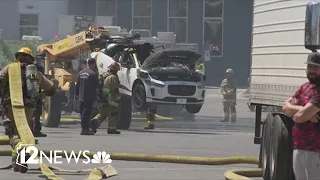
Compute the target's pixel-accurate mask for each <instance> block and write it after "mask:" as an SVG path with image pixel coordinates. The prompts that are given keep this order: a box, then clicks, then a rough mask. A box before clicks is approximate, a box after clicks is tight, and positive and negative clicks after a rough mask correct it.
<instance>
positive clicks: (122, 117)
mask: <svg viewBox="0 0 320 180" xmlns="http://www.w3.org/2000/svg"><path fill="white" fill-rule="evenodd" d="M131 116H132V100H131V98H130V97H127V96H121V100H120V106H119V115H118V121H117V129H121V130H128V129H129V127H130V124H131Z"/></svg>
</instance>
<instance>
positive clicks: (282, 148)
mask: <svg viewBox="0 0 320 180" xmlns="http://www.w3.org/2000/svg"><path fill="white" fill-rule="evenodd" d="M290 121H292V120H290V118H288V117H286V116H284V115H282V117H281V116H280V115H276V116H275V120H274V121H273V125H272V139H271V141H270V142H271V143H272V146H271V147H270V148H271V149H270V150H271V152H270V164H269V165H270V179H271V180H284V179H285V180H294V179H295V178H294V174H293V168H292V154H293V145H292V136H291V129H292V124H293V123H290ZM292 122H293V121H292Z"/></svg>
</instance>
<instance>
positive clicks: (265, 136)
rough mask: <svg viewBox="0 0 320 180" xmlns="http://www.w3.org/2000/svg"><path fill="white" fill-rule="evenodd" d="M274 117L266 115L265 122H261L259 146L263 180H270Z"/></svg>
mask: <svg viewBox="0 0 320 180" xmlns="http://www.w3.org/2000/svg"><path fill="white" fill-rule="evenodd" d="M273 121H274V117H273V115H272V114H271V113H269V114H268V115H267V118H266V120H265V121H264V122H263V128H262V142H261V146H260V151H261V158H260V159H261V168H262V175H263V179H264V180H270V169H269V163H270V161H269V155H270V139H271V130H272V127H271V125H272V122H273Z"/></svg>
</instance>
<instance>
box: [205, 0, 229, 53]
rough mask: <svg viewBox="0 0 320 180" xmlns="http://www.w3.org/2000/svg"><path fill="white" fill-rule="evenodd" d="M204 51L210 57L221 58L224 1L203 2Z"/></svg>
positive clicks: (206, 0) (209, 0) (211, 0)
mask: <svg viewBox="0 0 320 180" xmlns="http://www.w3.org/2000/svg"><path fill="white" fill-rule="evenodd" d="M204 2H205V3H204V18H203V21H204V22H203V29H204V49H205V51H209V52H210V56H211V57H212V56H213V57H214V56H223V8H224V6H223V3H224V0H204Z"/></svg>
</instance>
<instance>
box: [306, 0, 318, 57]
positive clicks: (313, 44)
mask: <svg viewBox="0 0 320 180" xmlns="http://www.w3.org/2000/svg"><path fill="white" fill-rule="evenodd" d="M304 41H305V43H304V46H305V48H306V49H309V50H311V51H313V52H316V50H317V49H320V3H318V2H309V3H308V4H307V8H306V18H305V34H304Z"/></svg>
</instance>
